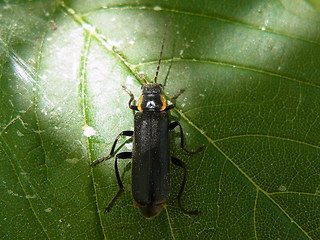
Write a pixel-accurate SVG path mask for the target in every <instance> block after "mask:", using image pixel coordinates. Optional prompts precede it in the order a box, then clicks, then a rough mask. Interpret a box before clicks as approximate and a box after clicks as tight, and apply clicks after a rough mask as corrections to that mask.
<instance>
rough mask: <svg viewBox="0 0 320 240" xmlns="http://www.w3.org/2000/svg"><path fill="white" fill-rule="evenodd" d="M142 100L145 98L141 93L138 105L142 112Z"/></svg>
mask: <svg viewBox="0 0 320 240" xmlns="http://www.w3.org/2000/svg"><path fill="white" fill-rule="evenodd" d="M142 100H143V96H142V95H141V96H140V98H139V102H138V106H137V107H138V110H139V111H140V112H142V108H141V104H142Z"/></svg>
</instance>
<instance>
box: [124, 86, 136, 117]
mask: <svg viewBox="0 0 320 240" xmlns="http://www.w3.org/2000/svg"><path fill="white" fill-rule="evenodd" d="M122 88H123V90H125V91H126V92H127V93H128V94H129V95H130V100H129V108H131V109H132V110H136V111H138V107H137V106H135V105H133V104H132V102H133V100H134V95H133V93H132V92H131V91H130V90H129V89H128V88H126V86H123V85H122Z"/></svg>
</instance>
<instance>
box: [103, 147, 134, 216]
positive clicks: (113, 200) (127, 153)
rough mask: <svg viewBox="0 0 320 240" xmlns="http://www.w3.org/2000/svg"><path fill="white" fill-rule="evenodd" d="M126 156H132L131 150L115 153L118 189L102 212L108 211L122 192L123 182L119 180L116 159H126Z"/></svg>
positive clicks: (116, 161)
mask: <svg viewBox="0 0 320 240" xmlns="http://www.w3.org/2000/svg"><path fill="white" fill-rule="evenodd" d="M127 158H132V152H122V153H119V154H117V155H116V160H115V161H114V169H115V172H116V177H117V181H118V185H119V188H120V189H119V191H118V192H117V194H116V195H115V196H114V198H113V199H112V200H111V202H110V203H109V205H108V206H107V207H106V209H105V210H104V213H106V212H109V211H110V210H111V208H112V207H113V205H114V203H115V201H116V200H117V199H118V197H119V196H120V195H121V193H123V184H122V182H121V179H120V174H119V169H118V159H127Z"/></svg>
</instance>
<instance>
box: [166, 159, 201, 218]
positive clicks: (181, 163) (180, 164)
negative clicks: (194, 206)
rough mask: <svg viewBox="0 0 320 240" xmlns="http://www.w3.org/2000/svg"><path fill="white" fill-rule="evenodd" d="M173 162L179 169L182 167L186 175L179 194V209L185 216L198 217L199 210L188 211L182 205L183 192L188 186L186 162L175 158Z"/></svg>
mask: <svg viewBox="0 0 320 240" xmlns="http://www.w3.org/2000/svg"><path fill="white" fill-rule="evenodd" d="M171 162H172V163H173V164H174V165H176V166H178V167H181V168H183V170H184V175H183V180H182V184H181V188H180V191H179V194H178V197H177V199H178V204H179V207H180V209H181V210H182V212H184V213H185V214H189V215H197V214H199V211H197V210H194V211H187V210H186V209H185V208H184V207H183V206H182V204H181V196H182V193H183V190H184V186H185V185H186V181H187V167H186V165H185V163H184V162H182V161H181V160H180V159H178V158H175V157H171Z"/></svg>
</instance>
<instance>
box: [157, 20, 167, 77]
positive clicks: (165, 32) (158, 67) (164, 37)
mask: <svg viewBox="0 0 320 240" xmlns="http://www.w3.org/2000/svg"><path fill="white" fill-rule="evenodd" d="M166 34H167V25H165V30H164V33H163V39H162V45H161V51H160V58H159V62H158V66H157V72H156V77H155V78H154V82H155V83H157V80H158V74H159V70H160V63H161V58H162V52H163V46H164V41H165V39H166Z"/></svg>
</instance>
